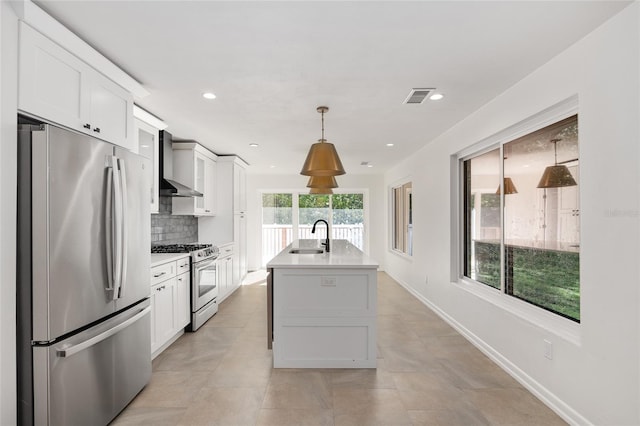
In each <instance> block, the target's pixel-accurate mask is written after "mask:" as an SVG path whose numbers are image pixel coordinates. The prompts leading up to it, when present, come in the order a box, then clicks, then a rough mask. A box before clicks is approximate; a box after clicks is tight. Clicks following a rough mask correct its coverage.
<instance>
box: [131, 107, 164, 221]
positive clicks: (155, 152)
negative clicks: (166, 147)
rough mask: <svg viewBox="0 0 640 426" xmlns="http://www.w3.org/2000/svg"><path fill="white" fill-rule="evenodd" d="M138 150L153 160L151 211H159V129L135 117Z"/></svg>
mask: <svg viewBox="0 0 640 426" xmlns="http://www.w3.org/2000/svg"><path fill="white" fill-rule="evenodd" d="M134 126H135V130H134V133H135V137H136V152H137V153H138V154H140V155H142V156H144V157H147V158H148V159H149V160H151V164H152V165H153V166H152V168H151V170H149V173H150V175H151V193H150V194H149V198H150V203H151V213H158V211H159V207H160V203H159V198H158V197H159V194H158V182H159V178H158V169H159V167H158V161H159V156H160V154H159V152H160V151H159V142H158V141H159V132H160V131H159V130H158V129H156V128H155V127H153V126H150V125H149V124H147V123H145V122H144V121H142V120H139V119H137V118H136V119H135V122H134Z"/></svg>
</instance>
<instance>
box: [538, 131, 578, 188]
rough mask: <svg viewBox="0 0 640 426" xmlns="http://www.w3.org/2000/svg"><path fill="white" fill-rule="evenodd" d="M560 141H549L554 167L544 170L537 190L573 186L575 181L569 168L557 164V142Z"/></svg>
mask: <svg viewBox="0 0 640 426" xmlns="http://www.w3.org/2000/svg"><path fill="white" fill-rule="evenodd" d="M561 140H562V139H551V141H550V142H551V143H553V155H554V165H553V166H548V167H547V168H546V169H544V173H543V174H542V177H541V178H540V182H539V183H538V188H560V187H563V186H575V185H577V183H576V180H575V179H574V178H573V176H571V172H570V171H569V168H568V167H567V166H565V165H564V164H558V146H557V144H558V142H560V141H561Z"/></svg>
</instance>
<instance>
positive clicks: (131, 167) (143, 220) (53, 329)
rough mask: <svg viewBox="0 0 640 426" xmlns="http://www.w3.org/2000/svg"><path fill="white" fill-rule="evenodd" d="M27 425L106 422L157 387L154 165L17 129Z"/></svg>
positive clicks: (21, 373) (82, 140)
mask: <svg viewBox="0 0 640 426" xmlns="http://www.w3.org/2000/svg"><path fill="white" fill-rule="evenodd" d="M18 143H19V145H18V153H19V156H18V158H19V165H18V170H19V172H18V173H19V180H18V294H17V298H18V300H17V302H18V330H17V334H18V397H19V407H18V408H19V410H18V411H19V422H20V424H36V425H45V424H46V425H106V424H107V423H109V422H110V421H111V420H112V419H113V418H114V417H115V416H116V415H117V414H118V413H119V412H120V411H121V410H122V409H123V408H124V407H125V406H126V405H127V404H128V403H129V402H130V401H131V400H132V399H133V398H134V397H135V396H136V394H138V392H140V390H141V389H142V388H143V387H144V386H145V385H146V384H147V383H148V381H149V378H150V377H151V354H150V351H151V344H150V307H149V293H150V278H149V276H150V273H149V270H150V269H149V268H150V260H151V257H150V256H151V255H150V250H149V248H150V246H151V243H150V214H149V205H150V203H149V201H150V200H149V195H150V185H151V164H150V163H149V161H148V160H147V159H146V158H143V157H141V156H138V155H135V154H132V153H130V152H129V151H127V150H125V149H123V148H120V147H117V146H115V145H112V144H109V143H107V142H103V141H100V140H98V139H95V138H92V137H89V136H86V135H82V134H80V133H76V132H72V131H68V130H64V129H61V128H59V127H55V126H53V125H49V124H39V125H26V124H22V125H19V130H18Z"/></svg>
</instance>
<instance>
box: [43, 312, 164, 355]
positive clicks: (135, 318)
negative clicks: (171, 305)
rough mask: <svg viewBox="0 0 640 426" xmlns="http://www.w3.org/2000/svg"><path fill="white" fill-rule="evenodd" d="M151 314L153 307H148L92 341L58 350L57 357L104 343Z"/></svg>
mask: <svg viewBox="0 0 640 426" xmlns="http://www.w3.org/2000/svg"><path fill="white" fill-rule="evenodd" d="M149 312H151V306H147V307H146V308H144V309H143V310H141V311H140V312H138V313H137V314H135V315H134V316H132V317H131V318H129V319H128V320H126V321H124V322H122V323H120V324H118V325H117V326H115V327H113V328H110V329H109V330H107V331H104V332H102V333H100V334H98V335H97V336H94V337H92V338H90V339H87V340H85V341H84V342H82V343H78V344H77V345H73V346H70V347H68V348H65V349H58V350H57V351H56V355H58V356H59V357H61V358H68V357H70V356H72V355H74V354H77V353H78V352H81V351H83V350H85V349H87V348H89V347H91V346H93V345H95V344H97V343H100V342H102V341H103V340H106V339H108V338H109V337H111V336H113V335H114V334H117V333H119V332H120V331H122V330H124V329H125V328H127V327H129V326H130V325H131V324H133V323H134V322H136V321H138V320H139V319H140V318H142V317H143V316H145V315H147V314H148V313H149Z"/></svg>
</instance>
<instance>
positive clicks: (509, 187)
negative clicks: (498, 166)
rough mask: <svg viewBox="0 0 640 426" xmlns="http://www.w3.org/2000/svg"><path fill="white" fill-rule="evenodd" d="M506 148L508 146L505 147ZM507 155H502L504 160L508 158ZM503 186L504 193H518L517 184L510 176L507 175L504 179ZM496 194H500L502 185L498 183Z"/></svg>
mask: <svg viewBox="0 0 640 426" xmlns="http://www.w3.org/2000/svg"><path fill="white" fill-rule="evenodd" d="M505 149H506V147H505ZM507 158H508V157H507V156H506V155H505V156H504V157H502V159H503V162H504V161H506V160H507ZM502 187H503V188H504V193H505V195H509V194H517V193H518V190H517V189H516V186H515V185H514V184H513V181H512V180H511V178H510V177H505V178H504V181H503V183H502ZM496 194H498V195H500V194H501V192H500V185H498V189H496Z"/></svg>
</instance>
